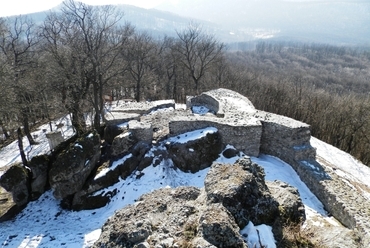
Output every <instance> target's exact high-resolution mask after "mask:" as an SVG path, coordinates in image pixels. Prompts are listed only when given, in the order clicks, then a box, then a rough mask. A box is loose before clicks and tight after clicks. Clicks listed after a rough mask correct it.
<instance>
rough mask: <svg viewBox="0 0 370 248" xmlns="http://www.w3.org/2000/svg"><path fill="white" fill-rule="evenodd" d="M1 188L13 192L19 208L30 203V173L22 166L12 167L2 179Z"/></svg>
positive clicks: (0, 181) (0, 179)
mask: <svg viewBox="0 0 370 248" xmlns="http://www.w3.org/2000/svg"><path fill="white" fill-rule="evenodd" d="M0 186H1V187H3V188H4V189H5V190H6V191H8V192H11V194H12V197H13V201H14V203H15V204H17V205H18V206H23V205H25V204H27V203H28V200H29V197H30V177H29V171H28V170H27V169H26V168H25V167H24V166H23V165H22V164H15V165H13V166H11V167H10V168H9V169H8V170H7V171H6V172H5V173H4V174H3V175H2V176H1V178H0Z"/></svg>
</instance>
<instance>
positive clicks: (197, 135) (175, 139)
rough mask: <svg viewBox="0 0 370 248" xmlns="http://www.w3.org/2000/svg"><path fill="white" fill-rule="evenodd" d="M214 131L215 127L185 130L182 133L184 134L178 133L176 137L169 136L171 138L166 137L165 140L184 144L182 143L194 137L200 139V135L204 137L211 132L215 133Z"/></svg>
mask: <svg viewBox="0 0 370 248" xmlns="http://www.w3.org/2000/svg"><path fill="white" fill-rule="evenodd" d="M216 132H217V128H215V127H207V128H204V129H199V130H195V131H191V132H187V133H184V134H180V135H178V136H176V137H171V138H169V139H167V141H166V142H169V143H181V144H184V143H187V142H189V141H191V140H196V139H200V138H202V137H205V136H206V135H207V134H209V133H210V134H212V133H216Z"/></svg>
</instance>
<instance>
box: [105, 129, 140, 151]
mask: <svg viewBox="0 0 370 248" xmlns="http://www.w3.org/2000/svg"><path fill="white" fill-rule="evenodd" d="M136 142H137V139H136V138H135V137H134V136H133V135H132V133H131V132H130V131H126V132H124V133H122V134H120V135H118V136H116V137H115V138H114V139H113V142H112V146H111V156H113V157H115V156H118V155H122V154H124V153H127V152H128V151H129V150H130V148H131V147H132V146H133V145H135V144H136Z"/></svg>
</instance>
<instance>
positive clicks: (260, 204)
mask: <svg viewBox="0 0 370 248" xmlns="http://www.w3.org/2000/svg"><path fill="white" fill-rule="evenodd" d="M264 176H265V174H264V170H263V168H262V167H260V166H259V165H257V164H255V163H252V162H251V160H250V159H249V158H247V157H245V158H242V159H239V160H238V161H237V162H236V163H235V164H234V165H228V164H214V165H212V167H211V169H210V171H209V172H208V174H207V176H206V178H205V181H204V186H205V190H206V192H207V201H208V203H222V205H223V206H224V207H225V208H226V209H227V210H228V211H230V213H231V214H232V215H233V216H234V218H235V221H236V223H237V224H238V225H239V227H244V226H246V225H247V224H248V222H249V221H252V222H253V223H255V224H256V225H259V224H262V223H264V224H271V223H273V222H274V220H275V219H276V217H277V216H278V202H277V201H276V200H275V199H273V198H272V196H271V194H270V192H269V190H268V188H267V186H266V184H265V180H264Z"/></svg>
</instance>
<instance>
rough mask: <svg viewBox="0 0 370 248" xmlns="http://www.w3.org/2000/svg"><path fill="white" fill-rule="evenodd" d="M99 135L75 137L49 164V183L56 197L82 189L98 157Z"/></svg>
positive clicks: (62, 196)
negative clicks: (74, 140) (75, 139)
mask: <svg viewBox="0 0 370 248" xmlns="http://www.w3.org/2000/svg"><path fill="white" fill-rule="evenodd" d="M100 155H101V152H100V136H99V134H97V133H90V134H87V135H85V136H84V137H82V138H79V139H77V141H76V142H74V143H73V144H71V145H70V146H69V147H68V148H67V149H66V150H64V151H63V152H62V153H60V154H59V155H58V156H57V158H56V160H55V162H53V164H52V165H51V169H50V172H49V183H50V186H51V188H52V190H53V194H54V196H55V198H57V199H63V198H65V197H67V196H71V195H73V194H74V193H76V192H77V191H79V190H81V189H82V186H83V185H84V183H85V181H86V179H87V178H88V177H89V175H90V173H91V172H92V170H93V169H94V168H95V166H96V164H97V162H98V161H99V159H100Z"/></svg>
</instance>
